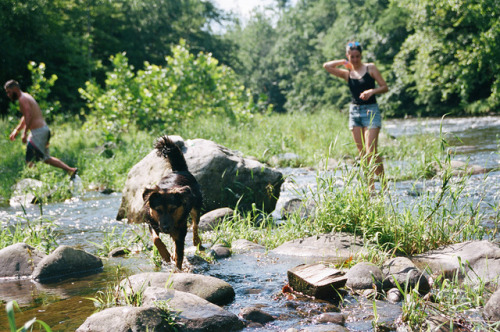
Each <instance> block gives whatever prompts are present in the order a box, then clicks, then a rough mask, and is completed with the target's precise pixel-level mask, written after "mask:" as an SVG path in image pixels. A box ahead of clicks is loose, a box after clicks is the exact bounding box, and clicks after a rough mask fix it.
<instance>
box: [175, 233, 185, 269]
mask: <svg viewBox="0 0 500 332" xmlns="http://www.w3.org/2000/svg"><path fill="white" fill-rule="evenodd" d="M185 239H186V234H184V236H179V238H177V239H175V266H177V268H178V269H179V270H181V271H182V261H183V260H184V240H185Z"/></svg>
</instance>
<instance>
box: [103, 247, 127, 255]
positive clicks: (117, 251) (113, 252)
mask: <svg viewBox="0 0 500 332" xmlns="http://www.w3.org/2000/svg"><path fill="white" fill-rule="evenodd" d="M129 253H130V250H129V249H127V248H125V247H120V248H115V249H113V250H111V251H110V252H109V254H108V257H120V256H127V255H128V254H129Z"/></svg>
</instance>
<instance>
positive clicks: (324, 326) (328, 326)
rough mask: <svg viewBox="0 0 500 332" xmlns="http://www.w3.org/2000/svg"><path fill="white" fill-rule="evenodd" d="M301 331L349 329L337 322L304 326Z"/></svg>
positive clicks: (342, 331) (344, 330)
mask: <svg viewBox="0 0 500 332" xmlns="http://www.w3.org/2000/svg"><path fill="white" fill-rule="evenodd" d="M300 331H301V332H348V331H349V330H348V329H347V328H345V327H343V326H342V325H337V324H318V325H313V326H305V327H304V328H302V329H301V330H300Z"/></svg>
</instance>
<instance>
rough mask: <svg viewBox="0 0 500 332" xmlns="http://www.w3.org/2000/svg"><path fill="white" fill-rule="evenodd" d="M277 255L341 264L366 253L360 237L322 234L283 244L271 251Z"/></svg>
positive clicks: (342, 234)
mask: <svg viewBox="0 0 500 332" xmlns="http://www.w3.org/2000/svg"><path fill="white" fill-rule="evenodd" d="M271 252H272V253H273V254H277V255H288V256H298V257H309V258H319V259H321V260H322V261H328V262H334V263H342V262H345V261H348V260H350V259H352V256H354V255H356V254H358V253H364V254H366V253H367V252H368V251H367V249H366V248H365V247H364V245H363V240H362V239H361V238H360V237H355V236H354V235H351V234H347V233H335V234H322V235H315V236H311V237H308V238H302V239H296V240H292V241H288V242H285V243H283V244H282V245H281V246H279V247H277V248H275V249H273V250H272V251H271Z"/></svg>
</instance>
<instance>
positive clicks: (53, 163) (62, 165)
mask: <svg viewBox="0 0 500 332" xmlns="http://www.w3.org/2000/svg"><path fill="white" fill-rule="evenodd" d="M44 162H45V163H46V164H49V165H51V166H54V167H58V168H61V169H63V170H65V171H66V172H67V173H68V174H69V175H73V174H75V172H76V170H77V169H76V168H75V167H69V166H68V165H66V164H65V163H64V162H63V161H61V160H60V159H57V158H55V157H49V158H48V159H45V160H44Z"/></svg>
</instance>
